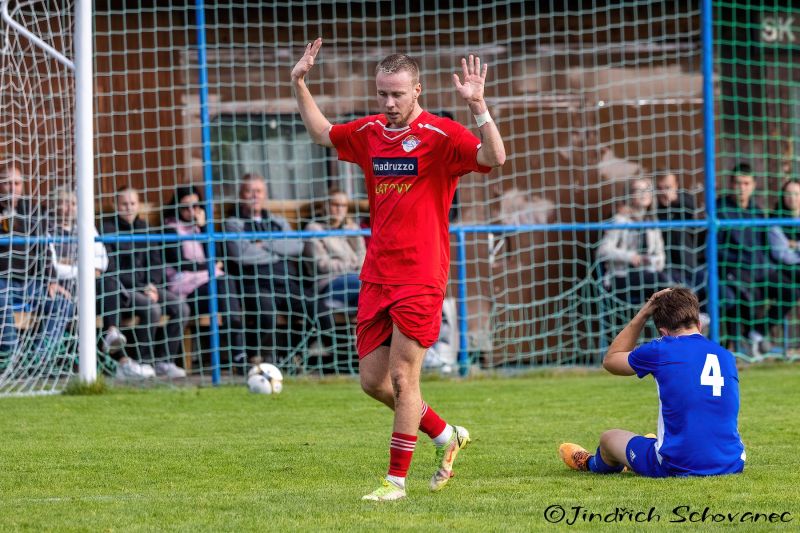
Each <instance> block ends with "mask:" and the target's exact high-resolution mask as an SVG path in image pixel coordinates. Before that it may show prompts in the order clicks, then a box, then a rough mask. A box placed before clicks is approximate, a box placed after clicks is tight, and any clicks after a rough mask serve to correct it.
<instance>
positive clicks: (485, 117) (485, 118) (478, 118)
mask: <svg viewBox="0 0 800 533" xmlns="http://www.w3.org/2000/svg"><path fill="white" fill-rule="evenodd" d="M473 116H474V117H475V122H477V123H478V127H479V128H480V127H481V126H483V125H484V124H486V123H487V122H491V121H492V116H491V115H490V114H489V110H488V109H487V110H486V111H484V112H483V113H481V114H480V115H473Z"/></svg>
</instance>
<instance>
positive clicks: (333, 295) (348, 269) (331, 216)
mask: <svg viewBox="0 0 800 533" xmlns="http://www.w3.org/2000/svg"><path fill="white" fill-rule="evenodd" d="M348 206H349V198H348V197H347V194H346V193H344V192H343V191H341V190H339V189H338V188H335V187H334V188H331V189H330V190H329V191H328V201H327V202H326V204H325V213H324V214H325V216H324V218H323V219H322V220H320V221H318V222H310V223H309V224H308V225H307V226H306V230H307V231H325V230H335V229H350V230H357V229H360V228H359V227H358V224H356V223H355V222H354V221H353V220H352V219H350V218H349V217H348V216H347V209H348ZM305 249H306V255H307V256H308V257H310V258H311V259H312V260H313V265H314V274H315V277H316V280H317V294H318V295H320V296H322V297H324V298H326V300H327V304H328V306H329V307H331V308H337V307H347V308H349V309H355V308H356V307H358V291H359V288H360V286H361V282H360V281H359V279H358V275H359V272H361V265H363V264H364V257H365V256H366V254H367V249H366V246H365V244H364V237H362V236H360V235H357V236H352V237H345V236H342V235H338V236H334V235H330V236H327V237H320V238H317V239H310V240H309V241H307V242H306V247H305Z"/></svg>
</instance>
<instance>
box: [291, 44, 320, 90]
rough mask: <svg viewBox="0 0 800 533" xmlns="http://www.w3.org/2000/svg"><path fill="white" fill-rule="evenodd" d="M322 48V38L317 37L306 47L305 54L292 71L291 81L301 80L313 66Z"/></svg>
mask: <svg viewBox="0 0 800 533" xmlns="http://www.w3.org/2000/svg"><path fill="white" fill-rule="evenodd" d="M321 47H322V37H317V38H316V40H314V42H313V43H308V45H306V50H305V53H304V54H303V57H301V58H300V61H298V62H297V64H296V65H295V66H294V68H293V69H292V81H295V80H299V79H302V78H303V77H305V75H306V74H308V72H309V71H310V70H311V67H313V66H314V59H316V57H317V54H318V53H319V49H320V48H321Z"/></svg>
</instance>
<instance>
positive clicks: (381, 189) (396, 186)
mask: <svg viewBox="0 0 800 533" xmlns="http://www.w3.org/2000/svg"><path fill="white" fill-rule="evenodd" d="M410 190H411V184H410V183H379V184H377V185H376V186H375V194H386V193H390V192H392V191H394V192H396V193H397V194H405V193H407V192H408V191H410Z"/></svg>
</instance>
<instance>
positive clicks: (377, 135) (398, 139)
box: [330, 111, 491, 292]
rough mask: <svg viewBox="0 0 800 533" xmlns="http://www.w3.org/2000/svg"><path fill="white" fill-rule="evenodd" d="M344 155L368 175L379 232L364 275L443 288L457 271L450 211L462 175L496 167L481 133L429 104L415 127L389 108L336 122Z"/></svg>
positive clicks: (335, 136) (335, 137) (336, 140)
mask: <svg viewBox="0 0 800 533" xmlns="http://www.w3.org/2000/svg"><path fill="white" fill-rule="evenodd" d="M330 138H331V142H332V143H333V145H334V147H336V151H337V152H338V155H339V159H340V160H342V161H348V162H350V163H355V164H357V165H358V166H360V167H361V169H362V170H363V171H364V174H365V176H366V182H367V194H368V196H369V215H370V223H371V226H372V238H371V239H370V243H369V246H368V247H367V257H366V259H365V260H364V266H363V268H362V269H361V279H362V280H364V281H369V282H371V283H382V284H386V285H407V284H415V285H428V286H432V287H437V288H439V289H441V290H442V292H444V290H445V288H446V285H447V278H448V276H449V274H450V235H449V231H448V230H449V224H448V219H447V215H448V212H449V210H450V204H452V202H453V195H454V194H455V191H456V185H457V184H458V178H459V177H460V176H463V175H464V174H467V173H469V172H474V171H479V172H483V173H486V172H489V170H491V169H490V168H489V167H484V166H481V165H479V164H478V162H477V153H478V148H480V146H481V143H480V140H479V139H478V138H477V137H475V135H473V134H472V133H471V132H470V131H469V130H468V129H466V128H465V127H464V126H462V125H461V124H459V123H457V122H454V121H452V120H450V119H447V118H442V117H437V116H436V115H432V114H431V113H428V112H427V111H423V112H422V113H421V114H420V116H419V117H417V118H416V120H414V121H413V122H411V124H409V125H408V127H405V128H388V127H387V126H386V119H385V117H384V116H383V115H372V116H369V117H364V118H362V119H358V120H354V121H353V122H349V123H347V124H342V125H335V126H333V127H332V128H331V130H330Z"/></svg>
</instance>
